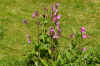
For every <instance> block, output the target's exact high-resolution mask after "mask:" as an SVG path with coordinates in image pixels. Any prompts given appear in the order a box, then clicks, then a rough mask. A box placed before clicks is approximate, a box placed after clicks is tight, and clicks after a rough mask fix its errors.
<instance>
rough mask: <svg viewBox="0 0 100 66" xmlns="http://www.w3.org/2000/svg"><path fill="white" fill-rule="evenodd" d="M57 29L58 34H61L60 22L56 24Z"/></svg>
mask: <svg viewBox="0 0 100 66" xmlns="http://www.w3.org/2000/svg"><path fill="white" fill-rule="evenodd" d="M56 27H57V30H58V32H61V29H60V22H56Z"/></svg>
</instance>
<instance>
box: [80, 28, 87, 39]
mask: <svg viewBox="0 0 100 66" xmlns="http://www.w3.org/2000/svg"><path fill="white" fill-rule="evenodd" d="M81 34H82V38H83V39H85V38H87V35H86V31H85V27H84V26H82V27H81Z"/></svg>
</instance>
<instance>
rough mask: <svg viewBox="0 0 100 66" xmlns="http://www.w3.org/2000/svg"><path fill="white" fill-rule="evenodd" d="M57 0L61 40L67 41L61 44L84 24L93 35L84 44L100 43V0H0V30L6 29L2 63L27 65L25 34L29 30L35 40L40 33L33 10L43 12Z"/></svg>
mask: <svg viewBox="0 0 100 66" xmlns="http://www.w3.org/2000/svg"><path fill="white" fill-rule="evenodd" d="M55 2H58V3H60V7H59V11H60V14H61V15H62V19H61V21H60V22H61V29H62V35H63V36H65V37H66V38H64V39H63V38H61V39H60V40H59V42H60V41H62V40H63V41H64V42H60V45H64V46H65V45H69V40H66V39H67V38H68V37H69V35H70V34H71V33H72V32H77V31H80V28H81V26H82V25H84V26H85V27H86V31H87V33H88V35H89V36H90V38H89V39H87V40H86V41H85V42H83V44H84V43H85V44H87V45H85V46H86V47H98V46H100V42H99V41H100V22H99V21H100V1H99V0H37V1H36V0H0V30H2V31H3V38H2V39H0V66H25V62H24V57H25V56H24V55H25V48H26V44H27V41H26V37H25V36H26V34H27V33H30V34H31V36H32V40H36V35H37V34H36V32H37V31H36V29H37V27H36V24H35V20H33V19H32V18H31V16H32V13H33V12H34V11H35V10H38V11H39V13H42V10H43V8H44V7H49V8H50V7H51V6H50V5H52V4H53V3H55ZM24 18H26V19H27V20H28V22H29V23H30V24H29V25H28V28H30V30H29V31H27V29H26V26H25V25H23V24H22V20H23V19H24ZM1 26H2V28H1ZM98 50H99V49H98Z"/></svg>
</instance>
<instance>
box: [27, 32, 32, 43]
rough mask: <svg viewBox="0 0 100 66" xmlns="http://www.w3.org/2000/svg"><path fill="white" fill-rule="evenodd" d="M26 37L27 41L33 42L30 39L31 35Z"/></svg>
mask: <svg viewBox="0 0 100 66" xmlns="http://www.w3.org/2000/svg"><path fill="white" fill-rule="evenodd" d="M26 39H27V42H28V43H29V44H30V43H31V40H30V35H28V34H27V35H26Z"/></svg>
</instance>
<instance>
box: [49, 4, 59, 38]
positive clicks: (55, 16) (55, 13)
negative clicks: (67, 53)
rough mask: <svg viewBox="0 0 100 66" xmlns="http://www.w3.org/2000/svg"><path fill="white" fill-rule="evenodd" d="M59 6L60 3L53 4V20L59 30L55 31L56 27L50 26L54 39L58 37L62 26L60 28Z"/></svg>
mask: <svg viewBox="0 0 100 66" xmlns="http://www.w3.org/2000/svg"><path fill="white" fill-rule="evenodd" d="M58 6H59V3H56V4H55V5H53V6H52V20H53V22H54V24H55V25H56V29H57V32H56V31H55V29H54V27H53V26H52V27H50V35H51V36H52V37H53V38H54V39H58V38H59V36H60V33H61V28H60V18H61V15H59V14H58Z"/></svg>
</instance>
